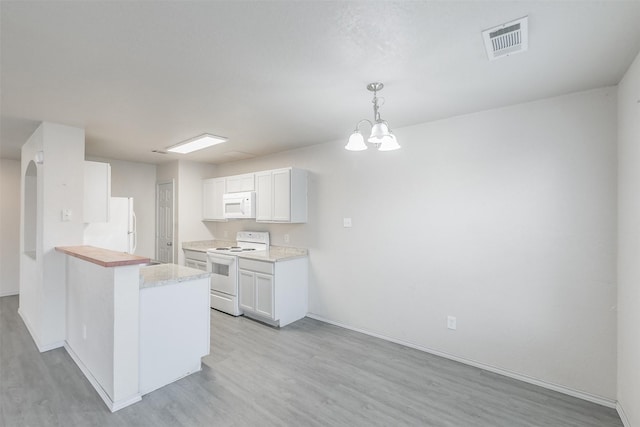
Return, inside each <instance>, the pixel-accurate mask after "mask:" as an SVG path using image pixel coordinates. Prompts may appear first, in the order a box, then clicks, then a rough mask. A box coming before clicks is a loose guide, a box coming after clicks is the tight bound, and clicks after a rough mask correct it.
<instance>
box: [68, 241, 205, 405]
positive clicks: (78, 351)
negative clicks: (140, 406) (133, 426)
mask: <svg viewBox="0 0 640 427" xmlns="http://www.w3.org/2000/svg"><path fill="white" fill-rule="evenodd" d="M56 250H58V251H60V252H63V253H65V254H67V255H68V256H67V257H66V282H67V293H66V338H65V349H66V350H67V352H68V353H69V355H70V356H71V357H72V359H73V360H74V361H75V362H76V364H77V365H78V367H80V369H81V370H82V372H83V373H84V374H85V376H86V377H87V379H88V380H89V382H90V383H91V384H92V385H93V387H94V388H95V389H96V391H97V392H98V394H99V395H100V397H101V398H102V399H103V400H104V402H105V403H106V404H107V406H108V407H109V409H110V410H111V411H112V412H113V411H117V410H119V409H121V408H124V407H126V406H128V405H131V404H133V403H135V402H138V401H140V399H141V396H142V395H144V394H146V393H149V392H151V391H153V390H155V389H157V388H159V387H162V386H164V385H166V384H169V383H171V382H173V381H175V380H177V379H179V378H182V377H184V376H186V375H188V374H190V373H192V372H195V371H198V370H200V369H201V363H200V359H201V357H203V356H205V355H207V354H209V322H210V317H209V315H210V313H209V300H208V294H209V278H208V273H205V272H202V271H200V270H195V269H186V267H179V266H174V267H169V265H167V264H160V265H158V266H148V267H141V265H142V264H146V263H148V262H149V259H148V258H144V257H139V256H136V255H131V254H125V253H122V252H115V251H110V250H107V249H101V248H95V247H91V246H65V247H57V248H56ZM178 267H179V268H178ZM185 269H186V270H185ZM188 270H191V271H188ZM170 272H174V273H175V274H169V273H170ZM154 277H155V279H154Z"/></svg>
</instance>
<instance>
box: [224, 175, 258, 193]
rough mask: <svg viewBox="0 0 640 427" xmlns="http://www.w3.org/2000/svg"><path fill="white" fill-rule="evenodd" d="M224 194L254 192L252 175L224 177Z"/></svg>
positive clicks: (254, 186)
mask: <svg viewBox="0 0 640 427" xmlns="http://www.w3.org/2000/svg"><path fill="white" fill-rule="evenodd" d="M226 180H227V181H226V185H225V193H240V192H242V191H255V189H256V185H255V178H254V174H252V173H247V174H244V175H234V176H227V177H226Z"/></svg>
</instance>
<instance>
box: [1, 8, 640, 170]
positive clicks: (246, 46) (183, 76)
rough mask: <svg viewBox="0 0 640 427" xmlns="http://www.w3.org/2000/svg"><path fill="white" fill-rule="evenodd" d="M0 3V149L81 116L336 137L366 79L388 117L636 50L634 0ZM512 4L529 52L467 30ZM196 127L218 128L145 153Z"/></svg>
mask: <svg viewBox="0 0 640 427" xmlns="http://www.w3.org/2000/svg"><path fill="white" fill-rule="evenodd" d="M0 14H1V15H0V25H1V26H0V37H1V45H0V49H1V50H0V55H1V56H0V61H1V70H0V71H1V75H0V84H1V104H0V108H1V110H0V112H1V118H0V119H1V121H0V126H1V127H0V142H1V145H0V157H4V158H19V157H20V146H21V145H22V144H23V143H24V142H25V141H26V140H27V138H28V137H29V135H30V134H31V133H32V132H33V130H34V129H35V128H36V127H37V126H38V124H39V122H40V121H50V122H56V123H62V124H67V125H71V126H77V127H82V128H85V129H86V154H87V155H89V156H99V157H108V158H114V159H123V160H132V161H142V162H150V163H160V162H164V161H168V160H173V159H177V158H186V159H189V160H199V161H205V162H212V163H222V162H227V161H233V160H236V159H238V158H239V157H241V156H243V155H251V156H260V155H265V154H269V153H273V152H278V151H282V150H287V149H291V148H295V147H301V146H305V145H311V144H318V143H323V142H328V141H336V140H344V142H346V139H347V138H348V135H349V134H350V132H351V131H352V130H353V128H354V126H355V124H356V122H357V121H358V120H359V119H362V118H371V117H372V111H371V95H370V93H369V92H368V91H367V90H366V88H365V87H366V84H367V83H369V82H371V81H382V82H384V83H385V89H384V90H383V91H382V92H381V93H380V95H381V96H383V97H385V98H386V105H384V106H383V107H382V108H381V114H382V117H383V118H384V119H386V120H387V121H388V122H389V123H390V125H392V126H393V127H394V128H398V127H403V126H408V125H412V124H417V123H423V122H428V121H431V120H436V119H440V118H444V117H450V116H453V115H459V114H465V113H469V112H474V111H480V110H485V109H489V108H495V107H500V106H505V105H511V104H515V103H520V102H526V101H530V100H535V99H540V98H546V97H550V96H554V95H561V94H565V93H570V92H575V91H581V90H586V89H590V88H596V87H602V86H607V85H615V84H617V83H618V82H619V81H620V78H621V77H622V76H623V74H624V72H625V70H626V69H627V68H628V66H629V65H630V64H631V62H632V60H633V59H634V58H635V56H636V55H637V54H638V51H640V24H639V22H640V0H634V1H602V2H593V1H573V2H567V1H535V2H525V1H510V2H505V1H499V2H486V1H470V2H444V1H442V2H432V1H428V2H426V1H425V2H407V1H402V2H372V1H367V2H346V1H340V2H327V1H304V2H303V1H280V2H270V1H258V2H245V1H229V2H220V1H215V2H214V1H211V2H185V1H173V2H153V1H137V2H134V1H128V2H127V1H125V2H113V1H75V2H58V1H47V2H31V1H28V2H27V1H5V0H3V1H2V2H0ZM525 15H528V16H529V51H528V52H525V53H522V54H518V55H513V56H511V57H509V58H505V59H500V60H496V61H491V62H490V61H488V60H487V57H486V54H485V51H484V47H483V41H482V37H481V31H482V30H484V29H487V28H490V27H493V26H496V25H499V24H502V23H504V22H507V21H510V20H513V19H516V18H519V17H522V16H525ZM204 132H209V133H213V134H217V135H223V136H226V137H229V140H230V141H229V142H228V143H226V144H222V145H219V146H216V147H212V148H209V149H206V150H203V151H201V152H198V153H194V154H190V155H186V156H183V157H179V155H176V154H156V153H152V152H151V150H154V149H159V150H162V149H164V148H166V147H167V146H169V145H172V144H175V143H177V142H180V141H182V140H185V139H188V138H190V137H193V136H196V135H198V134H201V133H204ZM400 142H401V143H402V141H400ZM242 153H244V154H242Z"/></svg>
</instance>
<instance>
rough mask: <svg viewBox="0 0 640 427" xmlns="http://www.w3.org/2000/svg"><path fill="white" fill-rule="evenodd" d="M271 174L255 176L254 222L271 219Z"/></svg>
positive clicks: (265, 173)
mask: <svg viewBox="0 0 640 427" xmlns="http://www.w3.org/2000/svg"><path fill="white" fill-rule="evenodd" d="M272 187H273V185H272V182H271V172H263V173H257V174H256V221H271V219H272V217H273V208H272V206H273V191H272Z"/></svg>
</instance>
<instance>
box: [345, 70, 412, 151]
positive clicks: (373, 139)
mask: <svg viewBox="0 0 640 427" xmlns="http://www.w3.org/2000/svg"><path fill="white" fill-rule="evenodd" d="M383 87H384V85H383V84H382V83H380V82H373V83H369V84H368V85H367V90H369V91H371V92H373V101H371V102H372V103H373V120H374V121H373V122H371V121H369V120H367V119H363V120H360V121H359V122H358V124H357V125H356V129H355V130H354V131H353V133H352V134H351V136H350V137H349V142H348V143H347V145H345V146H344V148H345V149H347V150H349V151H362V150H366V149H367V144H365V143H364V137H363V136H362V133H360V125H361V124H362V123H365V122H366V123H369V125H370V126H371V135H370V136H369V138H367V141H368V142H370V143H371V144H373V145H374V146H375V147H376V148H377V149H378V150H379V151H391V150H397V149H398V148H400V144H398V141H397V139H396V136H395V135H394V134H393V132H391V129H389V124H388V123H387V122H386V121H385V120H382V119H381V118H380V112H379V111H378V110H379V109H380V106H379V105H378V99H379V98H378V96H377V95H378V94H377V92H378V91H379V90H382V88H383ZM380 99H382V104H384V98H380Z"/></svg>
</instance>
